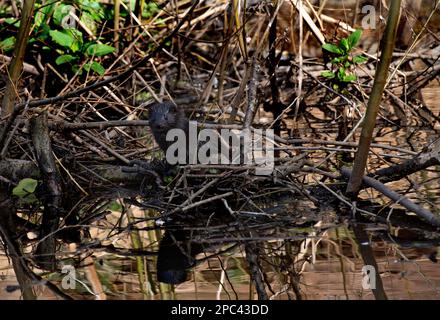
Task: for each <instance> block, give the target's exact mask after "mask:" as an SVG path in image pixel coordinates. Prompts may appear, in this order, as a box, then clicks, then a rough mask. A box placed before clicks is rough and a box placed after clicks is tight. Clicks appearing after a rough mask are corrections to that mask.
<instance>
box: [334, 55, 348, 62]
mask: <svg viewBox="0 0 440 320" xmlns="http://www.w3.org/2000/svg"><path fill="white" fill-rule="evenodd" d="M346 58H347V56H341V57H336V58H333V59H332V60H331V63H332V64H338V63H341V62H342V61H344V60H345V59H346Z"/></svg>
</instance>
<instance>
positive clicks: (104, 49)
mask: <svg viewBox="0 0 440 320" xmlns="http://www.w3.org/2000/svg"><path fill="white" fill-rule="evenodd" d="M115 50H116V49H115V48H113V47H112V46H109V45H106V44H100V43H97V44H92V45H91V46H89V47H88V48H87V50H86V53H87V54H88V55H89V56H93V55H95V56H96V57H101V56H105V55H106V54H109V53H112V52H114V51H115Z"/></svg>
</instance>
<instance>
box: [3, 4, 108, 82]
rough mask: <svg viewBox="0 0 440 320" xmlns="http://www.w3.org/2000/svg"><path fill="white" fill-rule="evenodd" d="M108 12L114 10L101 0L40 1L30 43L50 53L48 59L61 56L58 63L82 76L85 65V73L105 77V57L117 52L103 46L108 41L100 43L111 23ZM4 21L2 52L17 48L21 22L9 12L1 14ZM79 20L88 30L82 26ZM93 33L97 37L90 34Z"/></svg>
mask: <svg viewBox="0 0 440 320" xmlns="http://www.w3.org/2000/svg"><path fill="white" fill-rule="evenodd" d="M106 11H109V12H110V11H111V10H110V9H109V7H105V6H104V5H103V4H102V3H100V1H99V0H73V1H72V0H62V1H42V0H37V1H36V4H35V10H34V25H33V27H32V34H31V36H30V38H29V43H28V44H29V45H30V44H32V45H33V46H34V48H35V49H37V50H41V49H42V50H43V51H45V52H47V53H48V55H47V58H49V57H50V58H51V57H52V54H53V53H54V52H56V53H58V54H59V56H58V57H56V56H55V57H53V59H55V61H54V62H55V63H56V64H57V65H63V67H62V68H64V69H66V68H68V69H70V71H71V72H74V73H76V72H78V73H79V74H81V73H82V72H83V70H82V68H81V66H82V65H84V67H83V68H84V70H85V71H87V72H94V73H97V74H99V75H103V74H104V73H105V68H104V67H103V65H102V64H101V62H102V60H103V59H104V58H105V56H107V55H109V54H111V53H113V52H114V51H115V48H114V47H112V46H111V45H109V44H104V43H101V42H104V41H105V40H102V39H100V40H101V42H98V41H97V40H96V39H97V38H98V37H99V35H100V33H102V30H101V29H100V28H101V27H103V26H104V25H105V24H106V23H107V21H106V19H107V18H108V16H109V14H106ZM72 13H73V14H72ZM0 18H2V19H3V21H4V22H5V25H6V26H7V28H8V32H3V31H2V32H1V33H0V53H1V52H8V51H10V50H11V49H13V48H14V45H15V37H16V34H17V31H18V27H19V23H20V20H19V19H16V18H15V17H12V13H11V12H10V11H8V10H3V11H0ZM78 19H79V21H80V22H81V23H82V25H83V26H85V27H86V29H87V30H85V28H83V27H82V26H81V25H80V23H79V21H78ZM86 31H87V32H86ZM90 32H91V33H92V34H93V35H94V37H91V36H90V34H88V33H90ZM5 35H8V36H5ZM29 47H31V46H29ZM38 47H39V48H38ZM49 62H53V61H49ZM68 69H67V70H66V71H69V70H68Z"/></svg>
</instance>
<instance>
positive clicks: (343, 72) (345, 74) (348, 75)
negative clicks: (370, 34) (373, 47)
mask: <svg viewBox="0 0 440 320" xmlns="http://www.w3.org/2000/svg"><path fill="white" fill-rule="evenodd" d="M361 36H362V30H356V31H355V32H353V33H352V34H350V35H349V36H348V37H347V38H343V39H341V40H340V41H339V43H338V44H337V45H335V44H332V43H325V44H323V45H322V49H323V50H326V51H328V52H329V53H330V54H331V58H332V59H331V60H330V63H331V65H332V68H331V70H326V71H323V72H322V73H321V76H323V77H324V78H327V79H329V80H331V82H332V87H333V89H335V90H339V89H340V88H343V87H345V86H347V84H348V83H351V82H353V81H356V79H357V77H356V75H355V74H353V73H352V70H353V68H354V66H355V65H357V64H361V63H364V62H366V61H367V60H368V58H366V57H364V56H362V55H357V56H352V55H351V51H352V50H353V49H354V48H355V47H356V45H357V44H358V43H359V40H360V38H361Z"/></svg>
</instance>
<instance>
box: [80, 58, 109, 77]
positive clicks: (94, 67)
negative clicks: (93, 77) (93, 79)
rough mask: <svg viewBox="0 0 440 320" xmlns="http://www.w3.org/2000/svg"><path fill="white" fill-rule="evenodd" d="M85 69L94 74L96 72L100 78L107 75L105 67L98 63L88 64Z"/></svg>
mask: <svg viewBox="0 0 440 320" xmlns="http://www.w3.org/2000/svg"><path fill="white" fill-rule="evenodd" d="M84 69H85V70H86V71H90V70H93V71H94V72H96V73H97V74H99V75H100V76H102V75H104V73H105V69H104V67H103V66H102V65H101V64H99V63H98V62H96V61H93V62H89V63H86V64H85V65H84Z"/></svg>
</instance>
